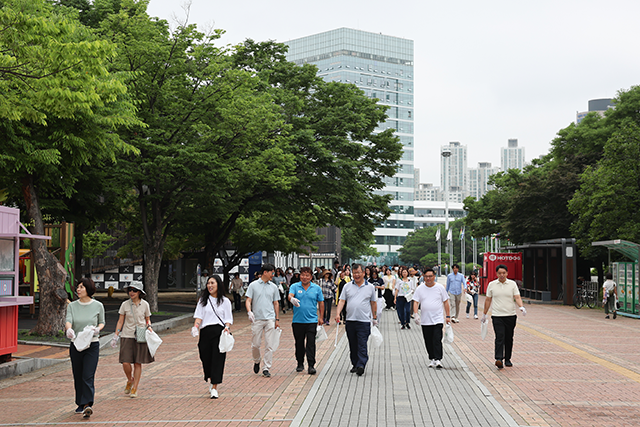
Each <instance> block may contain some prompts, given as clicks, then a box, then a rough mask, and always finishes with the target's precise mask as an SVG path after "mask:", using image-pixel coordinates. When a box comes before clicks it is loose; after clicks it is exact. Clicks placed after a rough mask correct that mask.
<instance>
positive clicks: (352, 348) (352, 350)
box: [345, 320, 371, 368]
mask: <svg viewBox="0 0 640 427" xmlns="http://www.w3.org/2000/svg"><path fill="white" fill-rule="evenodd" d="M345 329H346V331H347V339H348V340H349V356H350V357H351V364H352V365H353V366H355V367H356V368H357V367H360V366H362V367H363V368H364V367H365V366H367V362H368V361H369V353H368V352H367V341H368V340H369V335H371V323H369V322H356V321H353V320H347V322H346V324H345Z"/></svg>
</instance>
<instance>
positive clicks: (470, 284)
mask: <svg viewBox="0 0 640 427" xmlns="http://www.w3.org/2000/svg"><path fill="white" fill-rule="evenodd" d="M479 289H480V285H479V283H478V278H477V276H476V273H471V274H470V275H469V277H468V278H467V286H466V287H465V292H466V293H467V295H469V296H470V297H471V301H467V319H468V318H469V310H470V309H471V304H472V303H473V318H474V319H477V318H478V291H479Z"/></svg>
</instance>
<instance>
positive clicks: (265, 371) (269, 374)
mask: <svg viewBox="0 0 640 427" xmlns="http://www.w3.org/2000/svg"><path fill="white" fill-rule="evenodd" d="M262 376H263V377H265V378H271V373H270V372H269V370H267V369H265V370H264V371H262Z"/></svg>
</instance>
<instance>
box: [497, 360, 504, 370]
mask: <svg viewBox="0 0 640 427" xmlns="http://www.w3.org/2000/svg"><path fill="white" fill-rule="evenodd" d="M496 366H497V367H498V369H502V368H504V366H502V360H500V359H498V360H496Z"/></svg>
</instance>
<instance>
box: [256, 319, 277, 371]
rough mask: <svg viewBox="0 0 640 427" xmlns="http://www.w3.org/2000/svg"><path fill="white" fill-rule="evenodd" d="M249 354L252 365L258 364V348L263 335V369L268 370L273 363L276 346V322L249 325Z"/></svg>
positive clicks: (265, 321)
mask: <svg viewBox="0 0 640 427" xmlns="http://www.w3.org/2000/svg"><path fill="white" fill-rule="evenodd" d="M251 335H252V337H251V354H252V356H253V362H254V363H260V359H261V356H260V347H262V336H263V335H264V343H265V346H264V347H265V348H264V357H262V359H263V360H264V369H266V370H270V369H271V364H272V363H273V352H274V351H275V349H276V348H277V346H278V338H279V337H278V331H276V321H275V319H271V320H257V319H256V321H255V322H253V325H251Z"/></svg>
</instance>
